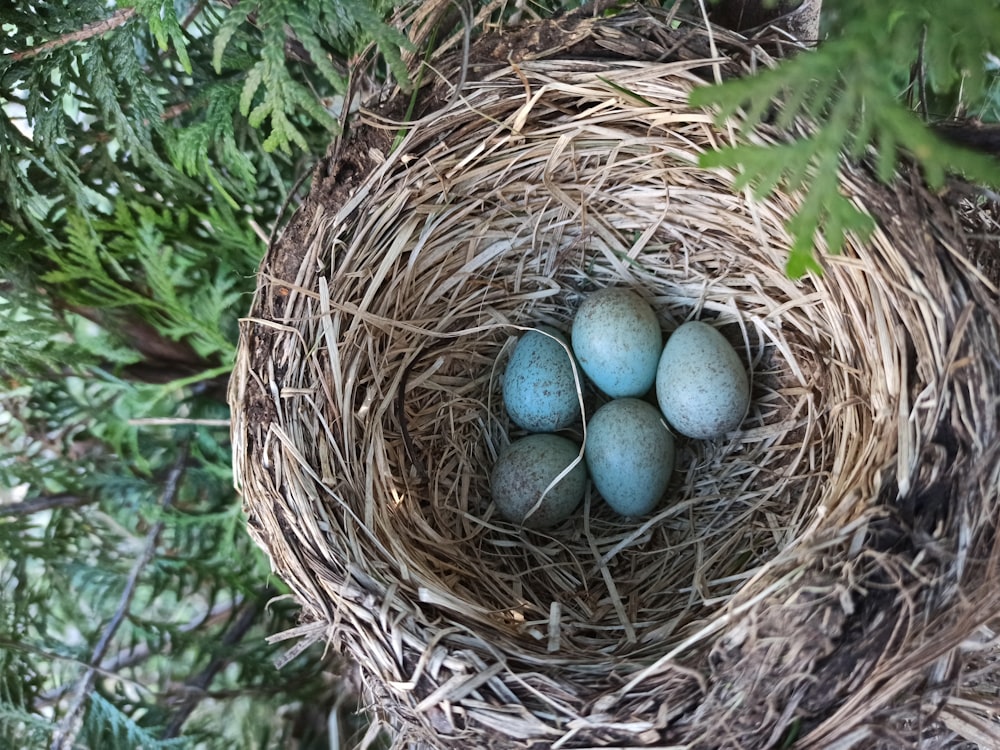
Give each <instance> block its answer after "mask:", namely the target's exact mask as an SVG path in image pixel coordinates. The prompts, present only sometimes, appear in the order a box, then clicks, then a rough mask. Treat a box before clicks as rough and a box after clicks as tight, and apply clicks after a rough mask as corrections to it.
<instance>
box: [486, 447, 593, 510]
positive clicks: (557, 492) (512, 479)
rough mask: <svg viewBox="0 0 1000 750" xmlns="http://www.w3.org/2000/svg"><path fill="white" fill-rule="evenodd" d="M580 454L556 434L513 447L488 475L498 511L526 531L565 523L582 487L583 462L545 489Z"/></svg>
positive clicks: (502, 453) (500, 458)
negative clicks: (526, 529) (546, 490)
mask: <svg viewBox="0 0 1000 750" xmlns="http://www.w3.org/2000/svg"><path fill="white" fill-rule="evenodd" d="M579 454H580V446H579V445H577V444H576V443H574V442H573V441H572V440H570V439H568V438H564V437H562V436H561V435H550V434H547V433H538V434H533V435H527V436H526V437H523V438H520V439H519V440H515V441H514V442H512V443H511V444H510V445H509V446H507V447H506V448H505V449H504V450H503V451H501V453H500V455H499V457H498V458H497V462H496V464H494V466H493V471H492V473H491V474H490V491H491V492H492V495H493V502H494V503H495V504H496V507H497V511H499V513H500V515H501V516H503V517H504V518H506V519H507V520H508V521H511V522H512V523H516V524H521V525H523V526H525V527H526V528H529V529H547V528H549V527H551V526H555V525H556V524H557V523H559V522H560V521H563V520H565V519H566V518H569V517H570V516H571V515H573V511H575V510H576V509H577V508H578V507H579V505H580V501H581V500H582V499H583V492H584V490H585V489H586V486H587V469H586V467H585V466H584V462H583V461H580V462H578V463H577V464H576V466H574V467H573V468H572V469H571V470H570V472H569V473H568V474H567V475H566V476H565V477H563V478H562V479H560V480H559V482H558V483H557V484H556V485H555V486H553V487H552V488H551V489H550V490H549V491H548V492H545V488H546V487H548V486H549V484H550V483H551V482H552V480H553V479H555V478H556V477H557V476H559V474H560V472H562V471H563V470H564V469H565V468H566V467H567V466H569V465H570V464H572V463H573V462H574V461H576V459H577V456H579ZM543 495H544V497H543ZM539 500H541V503H540V504H538V503H539ZM536 504H538V507H537V508H536V509H535V511H534V512H533V513H532V512H531V511H532V508H534V507H535V505H536Z"/></svg>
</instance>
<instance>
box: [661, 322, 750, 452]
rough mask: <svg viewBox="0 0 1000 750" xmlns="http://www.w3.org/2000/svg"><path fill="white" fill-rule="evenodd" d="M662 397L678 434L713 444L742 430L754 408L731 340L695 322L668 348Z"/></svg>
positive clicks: (670, 341) (663, 363) (675, 334)
mask: <svg viewBox="0 0 1000 750" xmlns="http://www.w3.org/2000/svg"><path fill="white" fill-rule="evenodd" d="M656 397H657V400H658V401H659V404H660V409H661V410H662V412H663V416H665V417H666V418H667V422H669V423H670V426H671V427H672V428H673V429H674V430H676V431H677V432H679V433H681V434H682V435H686V436H688V437H691V438H698V439H701V440H710V439H713V438H718V437H722V436H723V435H725V434H726V433H728V432H731V431H732V430H735V429H736V428H737V427H739V426H740V423H741V422H742V421H743V417H744V416H746V413H747V408H748V407H749V405H750V381H749V379H748V378H747V371H746V368H745V367H744V365H743V361H742V360H741V359H740V355H739V354H737V353H736V350H735V349H734V348H733V347H732V345H731V344H730V343H729V341H727V340H726V337H725V336H723V335H722V334H721V333H719V331H718V330H716V329H715V328H713V327H712V326H710V325H709V324H707V323H702V322H701V321H698V320H691V321H688V322H687V323H684V324H683V325H681V326H680V327H679V328H678V329H677V330H676V331H674V332H673V333H672V334H670V338H668V339H667V345H666V346H665V347H663V354H662V355H661V357H660V364H659V366H658V368H657V373H656Z"/></svg>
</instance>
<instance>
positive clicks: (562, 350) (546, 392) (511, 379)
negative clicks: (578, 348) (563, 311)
mask: <svg viewBox="0 0 1000 750" xmlns="http://www.w3.org/2000/svg"><path fill="white" fill-rule="evenodd" d="M574 373H578V370H577V366H576V362H575V361H574V359H573V355H572V353H571V352H570V349H569V345H568V342H567V341H566V337H565V336H564V335H563V334H562V333H560V332H559V331H557V330H556V329H555V328H550V327H548V326H540V327H539V329H538V330H535V331H528V332H527V333H525V334H524V335H523V336H521V338H520V339H518V341H517V343H516V344H515V345H514V351H513V352H511V355H510V359H509V360H508V361H507V367H506V370H505V371H504V376H503V403H504V407H506V409H507V415H508V416H509V417H510V418H511V421H513V422H514V424H516V425H517V426H519V427H521V428H523V429H525V430H528V431H529V432H555V431H557V430H561V429H563V428H565V427H569V426H570V425H571V424H573V423H574V422H576V421H577V420H579V419H580V394H579V389H578V387H577V382H578V380H579V381H581V382H582V379H581V378H580V377H579V375H578V374H576V375H574Z"/></svg>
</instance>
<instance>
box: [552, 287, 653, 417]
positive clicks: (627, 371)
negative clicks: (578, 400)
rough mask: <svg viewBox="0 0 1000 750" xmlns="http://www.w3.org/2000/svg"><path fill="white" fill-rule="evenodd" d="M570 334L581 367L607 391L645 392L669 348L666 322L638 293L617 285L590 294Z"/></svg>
mask: <svg viewBox="0 0 1000 750" xmlns="http://www.w3.org/2000/svg"><path fill="white" fill-rule="evenodd" d="M570 335H571V339H572V341H573V352H574V353H575V354H576V359H577V361H578V362H579V363H580V367H581V369H583V371H584V372H585V373H586V374H587V376H588V377H589V378H590V379H591V381H592V382H593V383H594V385H596V386H597V387H598V388H600V389H601V390H602V391H604V393H606V394H607V395H609V396H611V397H612V398H619V397H623V396H641V395H643V394H644V393H646V391H648V390H649V389H650V387H652V385H653V381H654V380H655V379H656V365H657V362H658V361H659V358H660V351H661V348H662V346H663V344H662V336H661V333H660V324H659V321H658V320H657V319H656V313H654V312H653V308H651V307H650V306H649V304H648V303H647V302H646V301H645V300H644V299H643V298H642V297H640V296H639V295H638V294H636V293H635V292H633V291H631V290H630V289H625V288H622V287H612V288H609V289H602V290H600V291H598V292H594V293H593V294H590V295H588V296H587V297H586V298H585V299H584V300H583V302H582V303H581V304H580V309H579V310H578V311H577V313H576V317H575V318H574V319H573V330H572V332H571V334H570Z"/></svg>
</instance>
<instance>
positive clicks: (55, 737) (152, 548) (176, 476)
mask: <svg viewBox="0 0 1000 750" xmlns="http://www.w3.org/2000/svg"><path fill="white" fill-rule="evenodd" d="M187 459H188V447H187V445H183V446H182V447H181V451H180V455H178V457H177V460H176V461H175V462H174V465H173V466H172V467H171V469H170V472H169V473H168V474H167V478H166V481H165V482H164V487H163V495H162V496H161V499H160V506H161V507H162V508H167V507H169V506H170V505H171V504H172V503H173V502H174V498H176V497H177V492H178V490H179V489H180V485H181V478H182V477H183V476H184V471H185V469H186V468H187ZM164 525H165V524H164V522H163V521H157V522H156V523H155V524H154V525H153V527H152V528H151V529H150V530H149V533H148V534H146V544H145V546H144V548H143V551H142V554H141V555H140V557H139V559H137V560H136V561H135V564H134V565H133V566H132V570H131V571H130V572H129V576H128V580H127V581H126V582H125V590H124V591H122V596H121V599H120V600H119V602H118V609H117V610H115V613H114V615H112V617H111V620H110V621H109V622H108V624H107V626H106V627H105V628H104V632H103V633H102V634H101V638H100V640H98V642H97V645H96V646H94V651H93V653H92V654H91V656H90V666H89V667H88V668H87V671H86V672H85V673H84V675H83V677H81V678H80V680H79V682H78V683H77V685H76V689H75V690H74V691H73V696H72V698H71V700H70V707H69V710H68V711H67V712H66V715H65V716H63V718H62V720H61V721H60V722H59V726H57V727H56V729H55V731H54V732H53V733H52V743H51V745H50V746H49V747H50V748H51V750H72V748H73V745H74V743H75V741H76V737H77V735H78V734H79V733H80V730H81V728H82V727H83V713H84V712H83V707H84V703H85V701H86V699H87V695H88V694H89V693H90V691H91V689H92V688H93V686H94V679H95V678H96V676H97V673H98V671H99V665H100V663H101V661H102V660H103V659H104V656H105V654H106V653H107V651H108V647H109V646H110V645H111V639H112V638H114V636H115V633H117V632H118V628H120V627H121V624H122V622H124V621H125V617H126V616H127V615H128V612H129V608H130V607H131V605H132V599H133V597H134V596H135V591H136V588H137V587H138V585H139V577H140V575H141V574H142V571H143V570H144V569H145V567H146V566H147V565H148V564H149V562H150V561H151V560H152V559H153V555H154V554H155V553H156V546H157V544H159V539H160V534H161V533H162V532H163V527H164Z"/></svg>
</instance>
